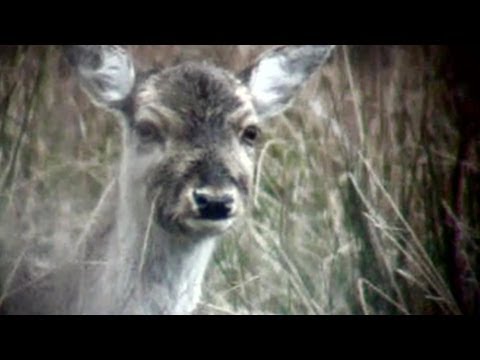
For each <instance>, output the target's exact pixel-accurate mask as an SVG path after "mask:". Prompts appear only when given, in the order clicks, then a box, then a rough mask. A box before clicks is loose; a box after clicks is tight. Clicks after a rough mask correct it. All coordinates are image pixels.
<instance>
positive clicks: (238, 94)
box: [134, 63, 258, 128]
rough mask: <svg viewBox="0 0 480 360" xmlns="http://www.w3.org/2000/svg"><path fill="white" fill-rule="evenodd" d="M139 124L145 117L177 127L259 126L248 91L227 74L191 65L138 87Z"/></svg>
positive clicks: (148, 78) (135, 96) (136, 94)
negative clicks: (254, 124)
mask: <svg viewBox="0 0 480 360" xmlns="http://www.w3.org/2000/svg"><path fill="white" fill-rule="evenodd" d="M134 104H135V114H134V117H135V120H136V121H138V120H140V119H142V118H144V117H146V118H148V119H150V120H153V121H157V122H162V121H167V122H169V123H171V124H170V125H173V126H187V127H189V126H192V125H193V126H195V127H197V128H198V127H199V125H202V124H203V125H208V127H211V126H213V127H216V128H219V127H222V126H223V125H224V124H226V123H231V124H233V125H235V126H238V127H244V126H246V125H248V124H247V123H249V124H250V123H257V122H258V120H257V118H256V113H255V110H254V107H253V102H252V98H251V96H250V93H249V91H248V90H247V88H246V87H245V86H244V85H243V84H242V83H241V82H240V81H239V80H238V79H236V78H235V77H234V76H233V75H231V74H230V73H228V72H227V71H225V70H222V69H219V68H216V67H213V66H211V65H206V64H197V63H187V64H183V65H180V66H177V67H174V68H170V69H167V70H164V71H163V72H159V73H153V74H152V75H150V76H149V77H147V78H146V79H144V80H143V81H141V83H140V84H138V86H137V91H136V92H135V94H134Z"/></svg>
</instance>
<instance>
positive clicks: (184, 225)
mask: <svg viewBox="0 0 480 360" xmlns="http://www.w3.org/2000/svg"><path fill="white" fill-rule="evenodd" d="M237 218H238V216H237V215H235V214H228V215H225V214H224V212H222V211H212V212H211V213H208V214H205V213H203V214H202V213H201V212H200V213H199V212H198V211H188V212H184V213H182V214H177V215H176V216H173V217H171V216H168V217H163V216H162V214H161V212H159V213H158V216H157V221H158V224H159V225H160V227H162V228H163V229H165V230H167V231H169V232H170V233H172V234H178V235H182V236H187V237H199V238H203V237H211V236H219V235H221V234H223V233H225V232H226V231H227V230H228V229H229V228H231V227H232V226H233V225H234V223H235V222H236V220H237Z"/></svg>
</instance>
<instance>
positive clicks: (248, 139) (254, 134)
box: [242, 126, 260, 146]
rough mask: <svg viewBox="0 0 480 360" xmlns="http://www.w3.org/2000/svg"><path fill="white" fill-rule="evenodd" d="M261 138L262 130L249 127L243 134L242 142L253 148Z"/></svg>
mask: <svg viewBox="0 0 480 360" xmlns="http://www.w3.org/2000/svg"><path fill="white" fill-rule="evenodd" d="M259 136H260V129H259V128H258V127H256V126H247V127H246V128H245V129H244V130H243V132H242V141H243V142H245V143H246V144H247V145H250V146H253V145H254V144H255V142H256V141H257V139H258V138H259Z"/></svg>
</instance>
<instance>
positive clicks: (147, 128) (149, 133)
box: [135, 121, 161, 142]
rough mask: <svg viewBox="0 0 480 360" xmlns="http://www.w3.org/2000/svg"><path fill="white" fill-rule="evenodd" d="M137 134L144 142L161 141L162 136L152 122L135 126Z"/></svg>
mask: <svg viewBox="0 0 480 360" xmlns="http://www.w3.org/2000/svg"><path fill="white" fill-rule="evenodd" d="M135 132H136V133H137V135H138V136H139V137H140V139H141V140H142V141H145V142H148V141H160V140H161V134H160V130H159V129H158V127H157V126H156V125H155V124H153V123H152V122H150V121H142V122H140V123H138V124H137V125H136V126H135Z"/></svg>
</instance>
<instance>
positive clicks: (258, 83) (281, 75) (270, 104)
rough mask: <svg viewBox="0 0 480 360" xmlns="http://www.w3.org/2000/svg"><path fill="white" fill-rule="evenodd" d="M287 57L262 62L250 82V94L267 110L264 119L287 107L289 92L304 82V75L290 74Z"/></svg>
mask: <svg viewBox="0 0 480 360" xmlns="http://www.w3.org/2000/svg"><path fill="white" fill-rule="evenodd" d="M285 61H286V59H285V57H283V56H275V57H270V58H266V59H264V60H262V61H260V63H259V65H258V66H257V68H255V69H254V70H253V73H252V76H251V78H250V81H249V87H250V93H251V94H252V96H253V98H254V100H255V103H256V104H257V106H258V107H259V108H260V109H265V110H267V112H266V113H263V114H262V117H268V116H272V115H275V113H277V112H280V111H281V110H282V109H283V108H284V107H285V106H286V105H288V104H286V103H285V100H286V99H288V97H289V96H290V95H291V94H290V93H289V92H290V91H292V90H293V89H294V88H295V87H297V86H298V85H300V84H301V83H302V82H303V81H304V77H305V76H304V74H302V73H299V72H293V73H289V72H288V69H287V66H285Z"/></svg>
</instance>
